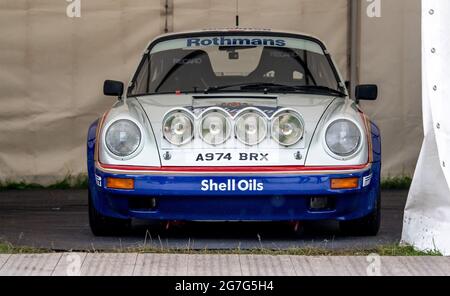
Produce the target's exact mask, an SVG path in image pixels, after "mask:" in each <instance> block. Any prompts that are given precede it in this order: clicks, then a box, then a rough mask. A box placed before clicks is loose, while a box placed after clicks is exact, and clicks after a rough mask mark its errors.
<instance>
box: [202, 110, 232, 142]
mask: <svg viewBox="0 0 450 296" xmlns="http://www.w3.org/2000/svg"><path fill="white" fill-rule="evenodd" d="M199 128H200V137H201V138H202V139H203V141H205V142H206V143H208V144H210V145H220V144H222V143H224V142H225V141H226V140H228V138H229V137H230V134H231V123H230V119H229V118H228V116H226V115H225V114H223V113H222V112H220V111H218V110H211V111H209V112H207V113H205V114H204V115H203V117H202V119H201V121H200V127H199Z"/></svg>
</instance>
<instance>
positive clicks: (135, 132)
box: [105, 119, 141, 157]
mask: <svg viewBox="0 0 450 296" xmlns="http://www.w3.org/2000/svg"><path fill="white" fill-rule="evenodd" d="M105 139H106V141H105V142H106V147H108V150H109V151H111V152H112V153H113V154H115V155H117V156H120V157H126V156H129V155H131V154H133V153H134V152H135V151H136V150H137V149H138V147H139V144H140V143H141V131H140V129H139V127H138V126H137V125H136V124H135V123H134V122H132V121H131V120H128V119H121V120H117V121H116V122H114V123H113V124H111V125H110V126H109V128H108V130H107V131H106V136H105Z"/></svg>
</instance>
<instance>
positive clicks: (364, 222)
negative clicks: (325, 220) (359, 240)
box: [339, 189, 381, 236]
mask: <svg viewBox="0 0 450 296" xmlns="http://www.w3.org/2000/svg"><path fill="white" fill-rule="evenodd" d="M380 224H381V193H380V190H379V189H378V195H377V200H376V203H375V209H374V210H373V212H371V213H370V214H369V215H367V216H365V217H362V218H359V219H356V220H350V221H340V222H339V228H340V230H341V232H342V233H343V234H345V235H349V236H375V235H377V234H378V231H379V230H380Z"/></svg>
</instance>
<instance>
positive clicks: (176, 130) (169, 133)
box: [163, 110, 194, 146]
mask: <svg viewBox="0 0 450 296" xmlns="http://www.w3.org/2000/svg"><path fill="white" fill-rule="evenodd" d="M163 135H164V138H165V139H166V140H167V141H169V142H170V143H172V144H173V145H177V146H181V145H184V144H186V143H188V142H190V141H191V140H192V138H193V137H194V123H193V119H192V116H191V115H190V114H189V113H187V112H186V111H183V110H176V111H173V112H170V113H169V114H167V115H166V117H165V119H164V120H163Z"/></svg>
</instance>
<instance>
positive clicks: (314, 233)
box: [0, 190, 407, 264]
mask: <svg viewBox="0 0 450 296" xmlns="http://www.w3.org/2000/svg"><path fill="white" fill-rule="evenodd" d="M86 196H87V193H86V191H84V190H29V191H28V190H27V191H3V192H0V240H6V241H9V242H11V243H13V244H14V245H22V246H23V245H25V246H33V247H43V248H52V249H56V250H69V251H73V250H74V251H77V250H78V251H81V250H106V251H107V250H117V249H121V248H126V247H138V246H142V245H144V244H145V245H146V246H153V247H158V248H159V247H163V248H168V247H169V248H190V249H204V248H209V249H235V248H241V249H246V248H260V247H266V248H275V249H278V248H281V249H284V248H292V247H318V248H330V249H331V248H334V249H362V248H366V249H367V248H373V247H375V246H377V245H386V244H394V243H398V242H399V240H400V235H401V228H402V219H403V209H404V204H405V200H406V196H407V192H406V191H385V192H383V194H382V202H383V210H382V215H383V222H382V228H381V232H380V234H379V235H378V236H376V237H341V236H340V235H339V232H338V231H337V225H336V223H334V222H324V223H314V224H311V225H309V224H308V225H307V226H308V227H306V232H305V233H303V234H300V233H298V232H294V231H293V226H292V225H288V224H276V223H263V224H242V223H190V224H187V225H182V226H173V227H170V228H169V229H168V230H165V229H164V228H160V227H156V226H152V225H146V224H143V223H142V222H139V221H138V223H136V226H135V227H134V228H133V230H132V232H131V233H130V234H129V235H127V236H122V237H108V238H97V237H94V236H93V235H92V234H91V232H90V230H89V226H88V219H87V200H86ZM54 256H58V255H54ZM305 260H306V259H305ZM0 264H1V260H0Z"/></svg>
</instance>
